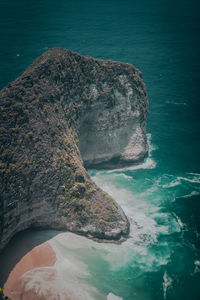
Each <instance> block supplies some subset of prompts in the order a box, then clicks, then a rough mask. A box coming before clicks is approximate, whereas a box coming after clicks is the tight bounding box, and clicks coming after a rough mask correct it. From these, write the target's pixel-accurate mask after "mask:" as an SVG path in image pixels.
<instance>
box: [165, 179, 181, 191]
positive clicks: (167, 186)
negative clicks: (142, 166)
mask: <svg viewBox="0 0 200 300" xmlns="http://www.w3.org/2000/svg"><path fill="white" fill-rule="evenodd" d="M180 184H181V182H180V180H174V181H171V182H170V183H166V184H163V185H162V187H163V188H164V189H165V188H172V187H175V186H177V185H180Z"/></svg>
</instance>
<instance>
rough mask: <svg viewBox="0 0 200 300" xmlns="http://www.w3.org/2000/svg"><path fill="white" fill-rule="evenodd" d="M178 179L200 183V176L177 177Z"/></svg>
mask: <svg viewBox="0 0 200 300" xmlns="http://www.w3.org/2000/svg"><path fill="white" fill-rule="evenodd" d="M177 179H178V180H183V181H188V182H191V183H200V177H199V176H194V177H193V178H187V177H177Z"/></svg>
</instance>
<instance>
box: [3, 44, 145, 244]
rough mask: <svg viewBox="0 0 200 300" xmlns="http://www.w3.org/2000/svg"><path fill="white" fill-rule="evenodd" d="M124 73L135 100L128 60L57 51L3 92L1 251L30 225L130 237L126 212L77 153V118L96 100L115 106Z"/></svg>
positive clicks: (140, 87)
mask: <svg viewBox="0 0 200 300" xmlns="http://www.w3.org/2000/svg"><path fill="white" fill-rule="evenodd" d="M122 74H125V75H124V76H126V77H127V78H128V79H129V80H130V81H132V82H133V83H134V84H133V89H134V90H135V95H136V96H137V97H138V99H139V98H142V97H145V96H146V93H145V88H144V84H143V82H142V80H141V74H140V72H139V71H137V70H136V69H134V68H133V66H132V65H130V64H124V63H119V62H112V61H104V60H98V59H93V58H91V57H87V56H86V57H84V56H81V55H79V54H76V53H74V52H72V51H70V50H65V49H61V48H54V49H51V50H49V51H47V52H46V53H44V54H43V55H41V56H40V57H39V58H38V59H36V60H35V62H34V63H33V64H32V65H31V66H30V67H29V68H28V69H27V70H26V71H25V72H24V73H23V74H22V76H20V77H19V78H18V79H16V80H15V81H14V82H12V83H10V84H9V85H8V86H7V87H5V88H4V89H3V90H2V91H1V92H0V139H1V146H0V147H1V151H0V172H1V179H0V180H1V200H0V220H1V221H0V241H1V248H2V247H3V246H4V245H5V244H6V243H7V242H8V240H9V239H10V238H11V237H12V235H13V234H15V233H16V232H17V231H20V230H22V229H25V228H27V227H29V226H38V227H49V228H56V229H66V230H70V231H73V232H77V233H80V234H85V235H88V236H92V237H94V238H101V239H109V240H120V239H121V238H123V237H126V236H127V235H128V232H129V222H128V220H127V218H126V216H125V215H124V213H123V211H122V210H121V209H120V208H119V207H118V205H117V204H116V203H115V201H114V200H113V199H112V198H111V197H110V196H108V195H107V194H106V193H104V192H103V191H101V190H100V189H99V188H98V187H97V186H96V185H95V183H94V182H92V181H91V179H90V177H89V175H88V174H87V172H86V170H85V168H84V166H83V161H82V158H81V154H80V151H79V138H80V136H79V135H80V126H81V125H80V124H81V122H80V120H83V119H84V116H85V114H86V113H88V112H89V111H90V110H91V108H93V107H95V105H96V104H95V103H102V105H103V106H102V107H104V109H105V110H108V111H112V109H113V107H114V106H115V97H114V96H113V95H114V91H115V89H117V90H118V91H120V93H121V94H122V95H123V94H124V95H125V94H126V88H125V86H124V84H123V83H122V82H121V81H120V80H119V78H120V76H121V75H122ZM108 83H109V88H104V87H105V86H106V85H107V84H108ZM93 86H95V87H98V92H97V95H96V96H95V97H94V95H93V92H92V87H93ZM141 107H142V109H143V110H144V113H146V107H145V105H143V106H142V105H141ZM134 109H135V108H134ZM91 126H92V125H91Z"/></svg>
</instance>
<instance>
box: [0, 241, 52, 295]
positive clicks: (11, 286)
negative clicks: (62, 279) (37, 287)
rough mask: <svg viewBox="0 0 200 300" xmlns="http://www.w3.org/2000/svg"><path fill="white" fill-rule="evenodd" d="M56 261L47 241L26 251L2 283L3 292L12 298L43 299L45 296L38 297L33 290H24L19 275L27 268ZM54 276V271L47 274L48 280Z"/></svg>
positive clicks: (27, 269) (49, 264)
mask: <svg viewBox="0 0 200 300" xmlns="http://www.w3.org/2000/svg"><path fill="white" fill-rule="evenodd" d="M55 262H56V255H55V252H54V251H53V249H52V247H51V246H50V244H49V243H48V242H46V243H44V244H42V245H40V246H37V247H35V248H34V249H33V250H31V251H30V252H28V253H27V254H26V255H25V256H24V257H23V258H22V259H21V260H20V261H19V263H18V264H17V265H16V266H15V267H14V269H13V270H12V272H11V273H10V275H9V277H8V280H7V282H6V283H5V285H4V293H5V295H6V296H8V297H9V298H10V299H12V300H21V299H23V300H36V299H38V300H44V299H47V296H46V297H45V298H44V297H40V296H39V295H36V294H35V292H34V291H29V292H24V291H23V290H24V282H23V280H22V279H21V276H22V275H23V274H24V273H26V272H27V271H29V270H32V269H34V268H38V267H44V266H53V265H54V264H55ZM54 276H55V271H53V270H52V271H51V272H50V274H49V280H52V279H53V278H54Z"/></svg>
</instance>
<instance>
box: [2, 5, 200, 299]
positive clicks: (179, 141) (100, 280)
mask: <svg viewBox="0 0 200 300" xmlns="http://www.w3.org/2000/svg"><path fill="white" fill-rule="evenodd" d="M199 36H200V2H199V1H198V0H191V1H190V2H189V1H186V0H182V1H180V0H160V1H158V0H152V1H148V0H132V1H131V0H126V1H125V0H115V1H114V0H107V1H106V0H101V1H100V0H93V1H89V0H85V1H81V0H76V1H75V0H74V1H72V0H69V1H68V0H60V1H55V0H48V1H47V0H40V1H39V0H35V1H24V0H19V1H14V0H1V1H0V37H1V42H0V70H1V72H0V87H3V86H4V85H6V84H7V83H8V82H10V81H12V80H14V79H15V78H16V77H17V76H19V75H20V74H21V73H22V72H23V70H24V69H25V68H26V67H27V66H28V65H29V64H30V63H31V62H32V61H33V60H34V59H35V58H36V57H37V56H38V55H40V54H42V53H43V52H44V51H46V50H47V49H49V48H51V47H54V46H59V47H65V48H69V49H72V50H73V51H76V52H79V53H81V54H87V55H91V56H94V57H98V58H105V59H113V60H120V61H124V62H130V63H133V64H134V65H135V66H136V67H137V68H139V69H140V70H141V71H142V73H143V78H144V81H145V83H146V87H147V93H148V98H149V104H150V107H149V115H148V122H147V133H148V137H149V141H150V149H151V151H150V154H149V157H148V158H147V160H146V162H145V163H144V164H142V165H140V166H138V168H137V169H134V168H132V169H123V170H116V171H113V172H109V171H107V172H104V171H103V170H102V171H98V172H97V171H95V170H91V171H90V173H91V175H92V176H93V179H94V180H95V181H96V182H97V183H98V184H99V185H100V186H101V187H102V188H104V189H105V190H106V191H108V192H109V193H110V194H111V195H113V196H114V197H115V198H116V199H117V201H118V202H119V203H120V204H121V205H122V207H123V208H124V210H125V211H126V212H127V214H128V216H129V217H130V218H132V228H133V231H132V232H131V234H132V235H133V238H132V239H131V240H130V242H129V243H128V245H127V246H124V247H127V248H126V250H125V249H123V251H122V253H121V254H120V259H121V260H122V263H121V264H120V265H119V266H117V267H113V265H112V264H113V263H112V262H110V261H109V259H107V260H106V258H105V257H104V256H103V255H100V254H99V255H97V256H95V260H94V258H93V259H91V258H90V257H87V256H85V257H82V258H81V259H82V261H84V262H85V263H86V264H87V266H88V269H89V272H90V276H88V281H89V282H91V283H92V284H93V285H94V286H96V287H97V288H98V289H99V290H101V292H102V293H104V294H105V295H106V294H108V293H109V291H112V292H113V293H114V294H116V295H118V296H119V297H122V298H123V299H124V300H134V299H137V300H140V299H141V300H147V299H151V300H157V299H158V300H160V299H169V300H175V299H176V300H179V299H180V300H181V299H184V300H187V299H192V300H197V299H200V287H199V283H200V219H199V215H200V155H199V153H200V138H199V137H200V118H199V112H200V101H199V95H200V82H199V81H200V80H199V78H200V75H199V70H200V56H199V52H200V38H199ZM106 251H108V252H109V251H111V252H112V251H113V250H110V249H109V250H108V249H107V250H106ZM123 253H124V256H125V258H126V259H125V258H123V257H122V254H123ZM113 255H114V254H113ZM127 256H128V258H127ZM116 259H117V258H116ZM94 261H95V263H94ZM115 262H116V261H115ZM107 282H109V284H108V283H107ZM86 300H87V299H86Z"/></svg>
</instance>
